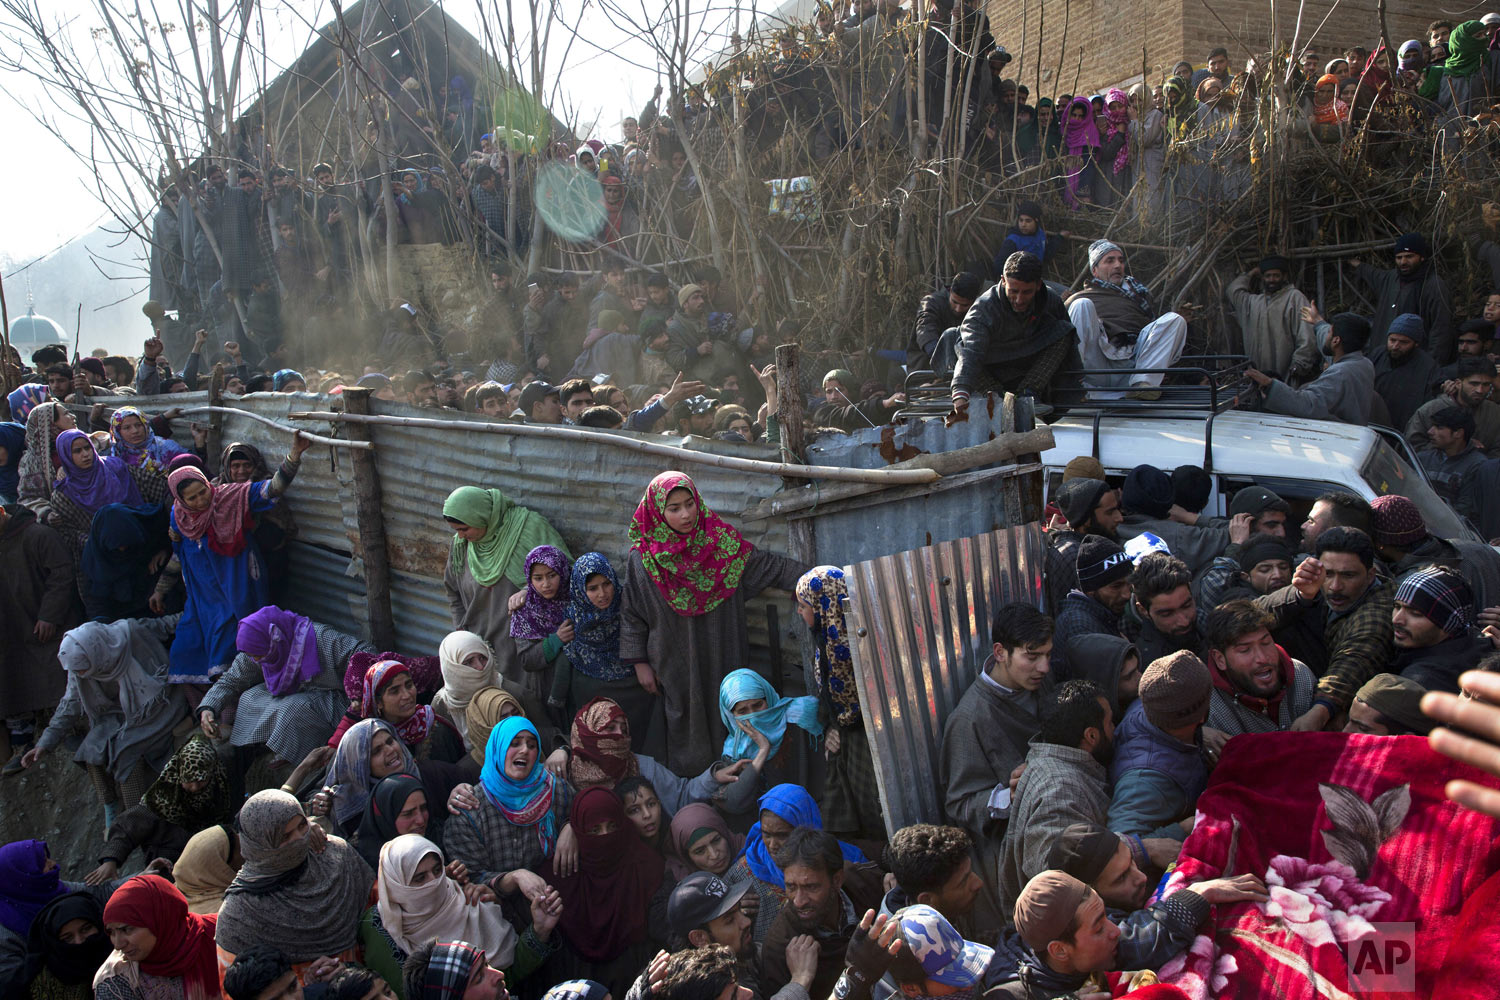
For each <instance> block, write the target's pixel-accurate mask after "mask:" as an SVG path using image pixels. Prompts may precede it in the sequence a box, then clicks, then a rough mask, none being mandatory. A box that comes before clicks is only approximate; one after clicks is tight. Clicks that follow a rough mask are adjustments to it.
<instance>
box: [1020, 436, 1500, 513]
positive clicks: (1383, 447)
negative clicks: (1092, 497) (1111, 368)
mask: <svg viewBox="0 0 1500 1000" xmlns="http://www.w3.org/2000/svg"><path fill="white" fill-rule="evenodd" d="M1209 416H1210V415H1209V414H1208V413H1205V412H1202V411H1195V410H1191V409H1184V410H1180V411H1173V410H1171V409H1168V408H1165V407H1164V408H1162V409H1159V410H1158V409H1154V408H1153V409H1151V410H1149V411H1146V410H1142V411H1138V413H1136V412H1132V413H1110V412H1104V413H1101V414H1099V415H1098V416H1097V417H1096V416H1095V414H1093V413H1092V412H1075V413H1073V414H1071V415H1068V416H1062V417H1059V418H1058V419H1057V421H1056V422H1055V423H1053V424H1051V427H1052V435H1053V437H1054V439H1055V440H1056V442H1057V443H1056V446H1055V447H1053V448H1052V449H1050V450H1048V451H1045V452H1043V453H1042V465H1043V466H1044V467H1045V469H1046V472H1047V476H1046V490H1047V496H1048V498H1049V499H1050V498H1051V497H1052V495H1053V494H1054V493H1055V492H1056V491H1057V487H1058V485H1059V484H1060V483H1061V482H1062V471H1063V466H1065V465H1067V463H1068V462H1069V460H1071V459H1073V458H1076V457H1077V456H1079V455H1093V456H1095V457H1096V458H1098V459H1099V461H1100V462H1101V463H1103V465H1104V469H1105V471H1106V472H1107V473H1108V474H1110V475H1111V476H1121V477H1123V476H1124V475H1125V474H1126V473H1128V472H1129V471H1130V470H1131V469H1133V468H1135V467H1136V466H1137V465H1143V464H1145V465H1154V466H1156V467H1157V468H1159V469H1163V470H1165V471H1167V472H1170V471H1171V470H1172V469H1175V468H1176V467H1177V466H1179V465H1198V466H1202V467H1203V468H1204V469H1206V470H1207V471H1208V472H1209V474H1210V475H1211V476H1212V478H1213V484H1214V486H1213V492H1212V494H1210V496H1209V499H1208V506H1207V507H1205V508H1204V513H1206V514H1209V515H1215V516H1224V515H1225V513H1226V509H1227V507H1228V505H1229V500H1230V499H1231V498H1232V497H1233V496H1234V494H1235V491H1236V490H1238V489H1240V488H1241V487H1243V486H1249V485H1250V484H1252V483H1258V484H1259V485H1261V486H1264V487H1266V488H1267V489H1269V490H1273V491H1275V493H1276V494H1277V495H1278V496H1280V497H1281V498H1282V499H1284V500H1286V501H1287V502H1288V503H1289V504H1291V506H1292V517H1294V518H1296V520H1292V519H1291V518H1289V519H1288V526H1289V527H1291V528H1292V529H1294V530H1295V527H1296V526H1297V525H1298V524H1300V523H1301V518H1303V517H1305V516H1306V514H1307V511H1308V509H1309V508H1310V507H1311V506H1312V503H1313V501H1314V500H1315V499H1316V498H1317V497H1318V496H1319V495H1321V494H1323V493H1331V492H1343V493H1352V494H1354V495H1356V496H1360V497H1363V498H1364V499H1366V500H1373V499H1375V498H1376V497H1378V496H1384V495H1385V494H1388V493H1396V494H1399V495H1401V496H1404V497H1407V498H1408V499H1410V500H1411V501H1412V502H1413V503H1415V504H1416V505H1417V509H1418V510H1420V511H1421V512H1422V517H1423V518H1424V519H1425V520H1426V522H1427V530H1428V531H1429V532H1430V533H1431V534H1433V535H1436V536H1438V537H1440V538H1466V539H1472V540H1474V541H1483V539H1481V538H1480V537H1479V533H1478V532H1477V531H1475V530H1474V528H1473V527H1472V526H1471V525H1470V524H1469V523H1468V521H1466V520H1465V519H1463V518H1461V517H1459V516H1458V515H1457V514H1456V513H1454V511H1453V509H1452V508H1451V507H1449V506H1448V504H1446V503H1445V502H1443V500H1442V499H1441V498H1440V497H1439V496H1438V495H1437V494H1436V493H1434V492H1433V490H1432V487H1431V486H1429V485H1428V483H1427V478H1426V476H1424V475H1423V473H1422V470H1421V469H1420V468H1419V467H1417V466H1416V465H1415V464H1414V462H1413V461H1412V459H1411V453H1410V451H1409V450H1408V449H1407V446H1406V445H1405V443H1404V442H1402V441H1401V438H1400V435H1398V434H1395V433H1394V432H1391V431H1384V432H1382V431H1381V430H1378V429H1375V428H1370V427H1355V426H1353V425H1351V424H1342V423H1336V422H1332V421H1325V420H1305V419H1302V418H1300V417H1287V416H1282V415H1280V414H1274V413H1254V412H1249V411H1243V410H1230V411H1227V412H1224V413H1220V414H1218V415H1216V416H1213V417H1212V419H1211V420H1210V419H1209Z"/></svg>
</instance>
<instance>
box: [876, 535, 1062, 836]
mask: <svg viewBox="0 0 1500 1000" xmlns="http://www.w3.org/2000/svg"><path fill="white" fill-rule="evenodd" d="M1043 545H1044V541H1043V538H1042V531H1041V526H1040V525H1039V524H1035V523H1033V524H1026V525H1022V526H1020V527H1011V528H1005V529H1002V530H999V531H992V532H988V533H986V534H983V535H978V536H975V537H972V538H960V539H958V540H956V541H951V542H940V543H938V544H935V545H929V546H927V547H925V548H920V549H911V550H908V551H906V552H898V553H895V554H894V555H888V556H882V557H880V558H878V559H871V560H868V561H866V562H860V563H856V564H854V565H852V566H850V567H849V568H848V571H847V572H848V584H849V609H848V612H847V619H848V626H849V628H850V629H851V630H852V632H853V634H854V644H853V646H852V647H851V652H852V655H853V659H854V669H855V674H856V677H857V678H858V683H859V701H860V707H861V709H862V710H863V712H864V717H865V727H866V730H867V731H868V733H869V736H870V747H871V750H872V751H873V753H874V757H875V774H876V778H877V780H878V782H879V785H880V800H881V804H882V806H883V807H884V812H885V821H886V829H887V831H889V832H892V833H893V832H895V831H896V830H898V829H900V828H901V827H903V826H907V825H908V824H911V823H941V822H942V821H943V810H942V793H941V789H940V788H939V769H938V759H939V757H938V755H939V752H940V750H941V747H942V742H943V724H944V723H945V722H946V721H947V718H948V713H949V712H951V711H952V710H953V707H954V706H955V705H957V704H958V700H959V699H960V698H962V697H963V694H964V692H965V691H967V690H968V688H969V685H970V684H972V683H973V681H974V678H975V677H976V676H978V673H979V670H980V668H981V666H982V665H983V663H984V661H985V658H986V657H987V656H988V655H989V651H990V622H991V620H992V619H993V617H994V613H995V610H996V609H997V608H999V607H1001V606H1003V605H1005V604H1008V603H1010V602H1011V601H1028V602H1031V603H1036V602H1038V601H1039V600H1040V599H1041V592H1042V561H1043V559H1042V554H1043V549H1042V546H1043Z"/></svg>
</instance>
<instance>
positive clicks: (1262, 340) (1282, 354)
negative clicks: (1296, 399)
mask: <svg viewBox="0 0 1500 1000" xmlns="http://www.w3.org/2000/svg"><path fill="white" fill-rule="evenodd" d="M1290 273H1291V263H1290V262H1289V261H1288V260H1287V259H1286V258H1285V257H1281V256H1277V255H1272V256H1269V257H1267V258H1265V259H1264V260H1262V261H1261V262H1260V266H1259V267H1254V268H1251V269H1250V270H1249V271H1247V272H1246V273H1244V274H1242V275H1240V276H1239V277H1238V278H1235V279H1234V280H1233V281H1231V282H1230V283H1229V287H1228V288H1226V289H1225V290H1224V294H1225V295H1226V296H1228V297H1229V302H1230V304H1231V305H1232V306H1233V307H1234V315H1235V318H1236V319H1238V320H1239V323H1240V331H1241V332H1242V333H1243V334H1244V338H1245V354H1246V355H1248V356H1249V358H1250V363H1251V364H1252V365H1254V366H1255V367H1256V368H1258V369H1260V370H1261V371H1263V372H1267V373H1269V374H1272V375H1275V376H1276V377H1277V378H1281V379H1286V380H1288V381H1291V382H1294V383H1298V384H1300V383H1302V382H1307V381H1310V380H1312V379H1313V378H1315V377H1317V374H1318V368H1319V365H1320V362H1321V360H1322V359H1321V358H1320V357H1319V356H1318V344H1317V341H1316V339H1315V338H1314V336H1313V329H1312V326H1311V324H1309V323H1308V322H1307V321H1306V320H1304V319H1303V318H1302V310H1303V308H1304V307H1306V306H1308V305H1311V303H1310V302H1308V300H1307V296H1306V295H1303V294H1302V292H1301V290H1300V289H1298V288H1297V286H1295V285H1293V284H1291V283H1290V282H1288V280H1287V277H1288V275H1289V274H1290ZM1257 276H1259V277H1260V287H1261V290H1260V291H1259V292H1252V291H1250V285H1251V282H1253V281H1254V280H1255V278H1256V277H1257Z"/></svg>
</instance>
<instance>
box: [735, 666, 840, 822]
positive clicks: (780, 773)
mask: <svg viewBox="0 0 1500 1000" xmlns="http://www.w3.org/2000/svg"><path fill="white" fill-rule="evenodd" d="M719 720H720V721H721V722H723V723H724V728H726V729H728V730H729V735H728V736H727V737H725V739H724V746H723V755H722V757H720V760H721V761H723V762H724V763H726V764H729V765H731V766H732V765H734V764H735V763H736V762H740V761H748V762H749V763H748V764H745V765H744V771H745V772H747V773H746V774H742V775H741V780H740V782H739V784H741V785H743V784H744V781H745V779H746V778H750V779H751V780H753V781H754V782H755V785H754V789H755V790H759V789H761V788H764V787H765V785H766V784H775V783H776V782H778V781H779V780H781V779H783V778H786V777H790V776H791V773H792V771H793V770H794V769H795V767H796V763H797V754H796V744H795V742H793V743H788V742H787V739H786V735H787V727H788V726H789V725H790V726H794V727H797V728H800V729H802V730H803V731H804V733H805V734H806V737H807V739H808V740H809V745H816V743H817V741H818V739H819V738H820V737H821V736H822V735H823V724H822V722H821V721H819V719H818V699H817V698H813V697H806V696H804V697H801V698H783V697H782V696H781V695H780V694H778V693H777V691H776V689H775V688H774V687H772V686H771V682H770V681H768V680H766V679H765V678H764V677H762V676H761V675H760V674H758V673H756V672H755V671H753V670H746V669H744V668H741V669H739V670H733V671H730V673H729V675H728V676H727V677H725V678H724V680H723V681H722V682H721V683H720V684H719ZM783 748H785V749H787V751H788V752H786V753H783V752H782V750H783ZM762 776H765V777H764V779H762ZM762 782H764V783H762ZM747 792H748V794H754V792H753V791H749V790H747ZM736 800H737V801H741V802H743V801H744V799H743V798H742V797H740V796H736ZM748 806H749V803H748V802H745V804H744V806H743V807H739V808H745V807H748ZM726 811H729V812H730V813H731V821H733V820H734V819H735V813H734V810H733V809H731V808H729V804H728V803H726ZM740 818H741V824H740V827H741V828H743V823H745V822H749V821H750V820H751V819H752V818H753V817H750V816H741V817H740Z"/></svg>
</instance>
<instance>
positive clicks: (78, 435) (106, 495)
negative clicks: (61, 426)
mask: <svg viewBox="0 0 1500 1000" xmlns="http://www.w3.org/2000/svg"><path fill="white" fill-rule="evenodd" d="M54 447H55V448H56V449H57V461H58V465H59V467H60V468H61V469H62V471H63V475H64V479H63V481H62V482H61V483H59V484H58V485H57V486H56V487H54V488H53V499H52V507H53V511H54V522H55V520H56V513H57V510H58V503H57V496H56V494H57V493H59V492H60V493H62V494H63V495H64V496H65V497H67V498H68V499H69V500H71V501H72V502H73V504H74V505H75V506H77V507H78V509H79V510H81V511H83V512H84V513H86V514H87V515H88V516H89V517H90V518H92V517H93V516H94V514H95V513H96V512H97V511H98V510H99V508H100V507H103V506H104V505H105V504H107V503H125V504H130V505H131V506H133V507H138V506H140V505H141V503H142V500H141V491H140V490H139V489H137V488H136V485H135V480H134V479H132V478H131V477H130V469H129V468H128V467H127V466H126V465H125V463H124V462H123V461H121V460H120V459H118V458H115V457H113V456H102V455H100V454H99V452H98V451H97V450H96V449H95V448H94V442H93V440H92V439H90V438H89V436H88V435H87V434H85V433H83V431H79V430H71V431H63V432H62V433H61V434H59V435H58V436H57V442H56V444H55V445H54ZM86 529H87V526H85V530H86Z"/></svg>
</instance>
